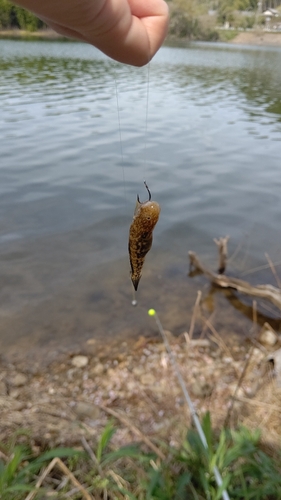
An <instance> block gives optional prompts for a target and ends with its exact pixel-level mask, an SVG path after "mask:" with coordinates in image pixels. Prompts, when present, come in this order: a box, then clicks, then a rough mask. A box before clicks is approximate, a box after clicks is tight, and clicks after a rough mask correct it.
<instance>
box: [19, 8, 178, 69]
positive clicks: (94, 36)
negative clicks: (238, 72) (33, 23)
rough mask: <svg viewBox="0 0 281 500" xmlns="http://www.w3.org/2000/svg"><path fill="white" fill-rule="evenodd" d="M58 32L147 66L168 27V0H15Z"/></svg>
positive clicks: (112, 56) (134, 63)
mask: <svg viewBox="0 0 281 500" xmlns="http://www.w3.org/2000/svg"><path fill="white" fill-rule="evenodd" d="M15 2H16V3H17V4H19V5H21V6H22V7H24V8H26V9H28V10H30V11H32V12H34V14H36V15H37V16H38V17H39V18H40V19H42V20H43V21H44V22H46V24H48V25H49V26H50V27H51V28H53V29H54V30H55V31H56V32H57V33H60V34H62V35H65V36H68V37H70V38H76V39H78V40H83V41H85V42H88V43H90V44H91V45H94V46H95V47H97V48H98V49H100V50H101V51H102V52H104V53H105V54H107V55H108V56H109V57H111V58H112V59H115V60H116V61H119V62H122V63H126V64H131V65H133V66H143V65H144V64H147V63H148V62H149V61H150V59H151V58H152V57H153V56H154V54H155V53H156V52H157V50H158V49H159V48H160V47H161V45H162V43H163V41H164V38H165V36H166V33H167V28H168V19H169V14H168V7H167V4H166V2H165V1H164V0H60V1H58V0H15Z"/></svg>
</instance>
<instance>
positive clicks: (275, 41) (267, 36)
mask: <svg viewBox="0 0 281 500" xmlns="http://www.w3.org/2000/svg"><path fill="white" fill-rule="evenodd" d="M229 43H234V44H237V45H271V46H276V47H280V46H281V33H267V32H266V31H260V32H255V33H253V32H244V31H243V32H241V33H239V34H238V35H237V36H236V37H235V38H233V40H231V41H230V42H229Z"/></svg>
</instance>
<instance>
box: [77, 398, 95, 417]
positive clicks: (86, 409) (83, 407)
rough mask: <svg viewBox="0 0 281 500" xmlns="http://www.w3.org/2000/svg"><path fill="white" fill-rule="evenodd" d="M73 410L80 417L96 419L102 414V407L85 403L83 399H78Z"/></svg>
mask: <svg viewBox="0 0 281 500" xmlns="http://www.w3.org/2000/svg"><path fill="white" fill-rule="evenodd" d="M73 410H74V411H75V413H76V415H77V417H78V418H91V419H93V420H95V419H97V418H98V417H99V414H100V409H99V408H98V407H97V406H96V405H94V404H91V403H84V402H83V401H78V403H77V404H76V405H75V406H74V408H73Z"/></svg>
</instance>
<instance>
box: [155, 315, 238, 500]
mask: <svg viewBox="0 0 281 500" xmlns="http://www.w3.org/2000/svg"><path fill="white" fill-rule="evenodd" d="M148 315H149V316H154V318H155V321H156V325H157V327H158V330H159V332H160V334H161V336H162V338H163V341H164V345H165V348H166V351H167V353H168V355H169V358H170V361H171V363H172V365H173V368H174V371H175V374H176V377H177V379H178V381H179V384H180V386H181V389H182V392H183V395H184V397H185V400H186V402H187V405H188V407H189V410H190V413H191V417H192V419H193V422H194V425H195V427H196V429H197V432H198V434H199V437H200V439H201V442H202V444H203V446H204V448H205V450H207V451H209V446H208V442H207V439H206V436H205V433H204V431H203V429H202V426H201V423H200V420H199V418H198V415H197V413H196V410H195V407H194V405H193V403H192V400H191V398H190V396H189V393H188V390H187V388H186V385H185V383H184V380H183V378H182V374H181V372H180V370H179V366H178V363H177V361H176V358H175V355H174V353H173V351H172V349H171V346H170V343H169V340H168V338H167V335H166V333H165V330H164V328H163V326H162V323H161V321H160V319H159V318H158V315H157V312H156V311H155V309H149V311H148ZM213 472H214V476H215V479H216V483H217V486H218V488H221V487H222V486H223V481H222V477H221V475H220V472H219V470H218V468H217V466H216V465H214V466H213ZM221 495H222V498H223V500H230V498H229V495H228V493H227V491H226V489H223V490H222V492H221Z"/></svg>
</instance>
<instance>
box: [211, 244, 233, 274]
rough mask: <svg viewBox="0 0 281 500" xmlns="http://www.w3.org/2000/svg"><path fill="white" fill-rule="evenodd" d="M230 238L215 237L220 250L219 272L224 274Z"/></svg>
mask: <svg viewBox="0 0 281 500" xmlns="http://www.w3.org/2000/svg"><path fill="white" fill-rule="evenodd" d="M228 240H229V236H224V237H221V238H220V239H219V240H217V239H216V238H214V242H215V244H216V245H217V247H218V250H219V268H218V273H219V274H223V273H224V271H225V268H226V261H227V243H228Z"/></svg>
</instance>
